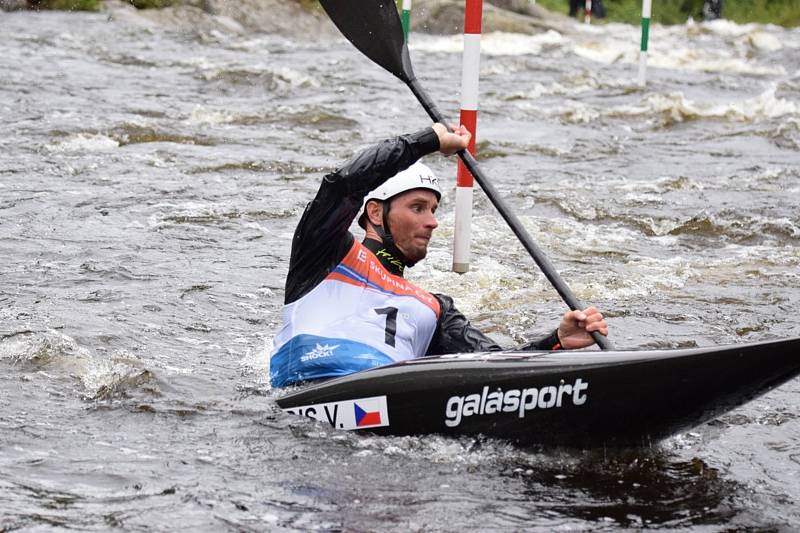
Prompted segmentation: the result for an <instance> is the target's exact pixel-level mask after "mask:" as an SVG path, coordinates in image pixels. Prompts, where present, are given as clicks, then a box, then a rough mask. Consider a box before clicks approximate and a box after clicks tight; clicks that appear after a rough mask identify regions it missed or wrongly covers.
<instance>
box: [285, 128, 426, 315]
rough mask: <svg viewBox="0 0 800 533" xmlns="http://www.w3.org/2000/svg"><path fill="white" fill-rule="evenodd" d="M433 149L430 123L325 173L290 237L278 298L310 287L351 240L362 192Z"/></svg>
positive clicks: (292, 298)
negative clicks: (282, 293) (281, 292)
mask: <svg viewBox="0 0 800 533" xmlns="http://www.w3.org/2000/svg"><path fill="white" fill-rule="evenodd" d="M438 149H439V138H438V136H437V135H436V132H435V131H434V130H433V128H426V129H424V130H421V131H418V132H416V133H412V134H408V135H401V136H399V137H395V138H394V139H387V140H385V141H383V142H381V143H379V144H377V145H375V146H373V147H371V148H367V149H366V150H364V151H363V152H361V153H360V154H358V155H357V156H355V157H354V158H352V159H350V160H349V161H347V162H346V163H345V164H344V165H342V166H341V167H340V168H339V169H338V170H336V171H335V172H332V173H330V174H328V175H326V176H325V177H324V178H323V179H322V184H321V185H320V187H319V190H318V191H317V195H316V197H315V198H314V199H313V200H312V201H311V202H310V203H309V204H308V205H307V206H306V209H305V211H304V212H303V216H302V218H301V219H300V222H299V224H298V225H297V229H296V230H295V232H294V238H293V239H292V253H291V256H290V260H289V273H288V274H287V276H286V293H285V296H284V303H285V304H289V303H291V302H294V301H296V300H298V299H299V298H301V297H302V296H303V295H305V294H307V293H308V292H309V291H311V289H313V288H314V287H316V286H317V285H318V284H319V283H320V282H321V281H322V280H323V279H325V276H327V275H328V273H329V272H330V270H331V269H332V268H334V267H335V266H336V265H337V264H338V263H339V261H341V260H342V257H344V256H345V254H347V251H348V250H349V249H350V247H351V246H352V244H353V239H354V237H353V235H352V234H351V233H350V232H349V231H348V230H349V228H350V224H351V223H352V222H353V219H354V218H355V217H356V215H358V212H359V210H360V209H361V203H362V202H363V200H364V197H365V196H366V195H367V193H368V192H369V191H371V190H373V189H375V188H376V187H378V186H379V185H380V184H382V183H383V182H384V181H386V180H387V179H389V178H390V177H392V176H394V175H395V174H397V173H398V172H400V171H401V170H405V169H406V168H408V167H409V166H411V165H412V164H413V163H414V162H415V161H417V160H418V159H419V158H420V157H422V156H424V155H426V154H429V153H432V152H435V151H436V150H438Z"/></svg>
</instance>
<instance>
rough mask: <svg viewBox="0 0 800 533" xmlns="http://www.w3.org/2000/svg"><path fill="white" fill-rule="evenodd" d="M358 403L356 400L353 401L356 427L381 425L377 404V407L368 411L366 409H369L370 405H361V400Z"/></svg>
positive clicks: (379, 410)
mask: <svg viewBox="0 0 800 533" xmlns="http://www.w3.org/2000/svg"><path fill="white" fill-rule="evenodd" d="M358 403H359V402H358V401H354V402H353V414H355V416H356V427H359V428H369V427H375V426H382V425H383V423H382V420H381V409H380V406H377V409H375V410H374V411H368V410H367V409H370V407H369V406H366V405H363V404H364V401H363V400H362V401H361V403H362V405H358ZM375 407H376V406H372V408H373V409H374V408H375Z"/></svg>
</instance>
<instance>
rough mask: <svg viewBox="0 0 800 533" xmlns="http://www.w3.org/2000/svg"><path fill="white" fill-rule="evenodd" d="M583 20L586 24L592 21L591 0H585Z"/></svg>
mask: <svg viewBox="0 0 800 533" xmlns="http://www.w3.org/2000/svg"><path fill="white" fill-rule="evenodd" d="M583 22H585V23H586V24H591V23H592V0H586V3H585V4H584V5H583Z"/></svg>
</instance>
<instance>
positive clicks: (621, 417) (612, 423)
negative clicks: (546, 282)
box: [276, 338, 800, 447]
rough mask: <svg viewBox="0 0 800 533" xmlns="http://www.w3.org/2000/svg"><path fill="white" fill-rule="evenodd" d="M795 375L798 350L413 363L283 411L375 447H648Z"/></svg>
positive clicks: (316, 388) (298, 396)
mask: <svg viewBox="0 0 800 533" xmlns="http://www.w3.org/2000/svg"><path fill="white" fill-rule="evenodd" d="M798 374H800V338H796V339H787V340H780V341H771V342H761V343H753V344H737V345H729V346H719V347H709V348H689V349H676V350H642V351H608V352H598V351H572V352H570V351H555V352H524V353H519V352H493V353H488V354H487V353H484V354H456V355H446V356H438V357H424V358H420V359H414V360H410V361H405V362H402V363H395V364H392V365H387V366H382V367H378V368H374V369H371V370H367V371H363V372H359V373H356V374H352V375H349V376H345V377H342V378H337V379H332V380H329V381H325V382H322V383H318V384H311V385H307V386H305V387H302V388H299V389H296V390H293V391H291V392H289V393H288V394H286V395H285V396H283V397H281V398H278V399H277V400H276V401H277V404H278V406H279V407H280V408H281V409H283V410H284V411H287V412H290V413H293V414H298V415H304V416H309V417H312V418H315V419H317V420H322V421H324V422H328V423H330V424H331V425H332V426H333V427H335V428H338V429H350V430H361V431H368V432H371V433H375V434H379V435H425V434H433V433H435V434H442V435H478V434H481V435H485V436H488V437H497V438H503V439H511V440H513V441H516V442H518V443H520V444H556V445H566V446H580V447H595V446H614V445H649V444H652V443H654V442H656V441H658V440H660V439H662V438H665V437H668V436H670V435H673V434H675V433H677V432H680V431H685V430H687V429H689V428H692V427H694V426H697V425H698V424H701V423H703V422H706V421H708V420H711V419H713V418H715V417H717V416H719V415H720V414H722V413H725V412H726V411H729V410H731V409H733V408H735V407H737V406H740V405H742V404H743V403H745V402H748V401H749V400H752V399H753V398H755V397H756V396H759V395H761V394H764V393H766V392H767V391H769V390H771V389H773V388H775V387H777V386H778V385H780V384H782V383H784V382H786V381H788V380H790V379H792V378H793V377H795V376H797V375H798Z"/></svg>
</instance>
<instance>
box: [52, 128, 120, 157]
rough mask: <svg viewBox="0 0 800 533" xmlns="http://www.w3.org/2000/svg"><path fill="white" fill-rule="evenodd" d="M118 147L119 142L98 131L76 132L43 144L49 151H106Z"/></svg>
mask: <svg viewBox="0 0 800 533" xmlns="http://www.w3.org/2000/svg"><path fill="white" fill-rule="evenodd" d="M115 148H119V142H118V141H116V140H114V139H112V138H111V137H108V136H106V135H101V134H99V133H78V134H75V135H70V136H69V137H67V138H66V139H64V140H61V141H57V142H54V143H51V144H47V145H45V146H44V149H45V150H47V151H48V152H51V153H84V152H107V151H109V150H114V149H115Z"/></svg>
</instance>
